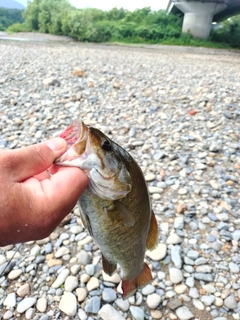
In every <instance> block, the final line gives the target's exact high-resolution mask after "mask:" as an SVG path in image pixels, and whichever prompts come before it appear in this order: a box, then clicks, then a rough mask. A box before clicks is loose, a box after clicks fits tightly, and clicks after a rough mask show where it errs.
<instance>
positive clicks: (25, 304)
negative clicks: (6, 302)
mask: <svg viewBox="0 0 240 320" xmlns="http://www.w3.org/2000/svg"><path fill="white" fill-rule="evenodd" d="M36 301H37V299H36V298H32V297H28V298H25V299H23V300H22V301H20V302H19V304H18V306H17V312H18V313H23V312H25V311H26V310H27V309H29V308H31V307H32V306H33V305H34V304H35V303H36Z"/></svg>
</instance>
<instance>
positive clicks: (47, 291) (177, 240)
mask: <svg viewBox="0 0 240 320" xmlns="http://www.w3.org/2000/svg"><path fill="white" fill-rule="evenodd" d="M35 37H40V36H39V35H38V36H35ZM49 39H50V40H49V41H45V38H44V39H43V40H42V41H35V42H34V41H22V42H17V41H11V42H9V41H6V40H5V41H3V40H0V61H1V68H0V148H2V149H4V148H18V147H22V146H27V145H30V144H33V143H37V142H39V141H44V140H46V139H49V138H50V137H53V136H56V135H57V134H58V133H59V132H60V131H61V130H63V129H64V128H66V126H67V125H69V124H70V122H71V121H72V119H74V118H80V117H81V118H82V119H83V120H84V121H85V122H86V123H87V124H91V125H93V126H96V127H98V128H100V129H101V130H102V131H103V132H104V133H106V134H107V135H109V136H110V137H111V138H113V139H114V140H115V141H116V142H117V143H119V144H120V145H122V146H123V147H125V148H126V149H127V150H128V151H129V152H130V153H131V154H132V155H133V156H134V158H135V159H136V160H137V162H138V163H139V164H140V166H141V168H142V170H143V172H144V174H145V177H146V180H147V181H148V185H149V190H150V194H151V198H152V204H153V209H154V211H155V214H156V217H157V220H158V223H159V230H160V236H159V245H158V247H157V248H156V249H155V250H154V251H152V252H147V253H146V260H147V261H148V263H149V265H150V267H151V269H152V273H153V276H154V281H153V282H152V283H151V284H149V285H147V286H146V287H144V288H142V289H141V290H138V292H137V293H136V294H135V295H134V296H133V297H130V298H129V299H127V300H125V301H123V300H122V297H121V293H120V286H119V283H120V276H119V274H118V273H116V274H114V275H113V276H112V277H108V276H107V275H106V274H104V273H103V271H102V265H101V258H100V252H99V250H98V247H97V246H96V244H95V243H94V242H93V241H92V239H91V237H90V236H89V235H88V234H87V232H86V230H84V228H83V227H82V224H81V221H80V218H79V215H78V208H77V207H76V208H75V209H74V211H73V212H72V213H71V214H70V215H69V216H68V217H67V218H66V219H65V220H64V221H63V222H62V223H61V225H60V226H59V227H58V228H57V229H56V230H55V231H54V232H53V233H52V234H51V235H50V236H49V237H48V238H46V239H43V240H41V241H37V242H29V243H26V244H23V245H22V246H21V248H20V249H19V252H17V253H16V254H15V256H14V258H12V257H13V254H14V253H15V252H16V250H17V249H18V247H19V245H16V246H13V245H11V246H8V247H4V248H1V249H0V275H1V276H0V319H1V318H2V319H41V320H47V319H81V320H86V319H88V320H92V319H103V320H111V319H114V320H124V319H135V320H144V319H149V320H151V319H162V320H169V319H171V320H174V319H180V320H188V319H199V320H212V319H214V320H231V319H235V320H239V319H240V271H239V270H240V248H239V247H240V210H239V205H240V197H239V196H240V187H239V180H240V179H239V178H240V175H239V172H240V139H239V138H240V107H239V104H240V96H239V90H240V89H239V88H240V67H239V66H240V55H239V52H234V51H229V50H213V49H203V48H183V47H168V46H166V47H161V46H143V47H140V46H139V47H132V46H129V47H124V46H103V45H93V44H89V45H88V44H78V43H75V42H72V41H70V40H66V39H65V38H64V42H62V41H61V38H60V41H51V39H56V38H51V37H50V38H49ZM80 69H81V70H80ZM73 70H75V71H76V70H77V72H75V75H73ZM82 71H83V72H82ZM76 74H78V76H76ZM56 192H57V190H56ZM109 241H111V239H110V240H109ZM10 260H11V263H10V264H9V265H8V267H7V268H6V269H5V267H6V264H7V262H8V261H10Z"/></svg>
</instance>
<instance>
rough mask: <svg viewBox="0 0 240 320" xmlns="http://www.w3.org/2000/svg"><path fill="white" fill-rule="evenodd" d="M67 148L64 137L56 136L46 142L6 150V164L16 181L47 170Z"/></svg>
mask: <svg viewBox="0 0 240 320" xmlns="http://www.w3.org/2000/svg"><path fill="white" fill-rule="evenodd" d="M66 149H67V144H66V142H65V140H64V139H62V138H55V139H52V140H49V141H47V142H44V143H39V144H35V145H32V146H29V147H24V148H20V149H16V150H11V151H7V152H5V157H4V158H5V159H4V160H5V164H6V166H7V168H8V170H9V171H10V172H11V176H12V177H13V179H14V181H18V182H20V181H23V180H25V179H27V178H29V177H32V176H34V175H37V174H39V173H41V172H43V171H45V170H47V169H48V168H49V167H50V166H51V165H52V164H53V162H54V160H55V159H56V158H58V157H60V156H61V155H62V154H63V153H64V152H65V151H66Z"/></svg>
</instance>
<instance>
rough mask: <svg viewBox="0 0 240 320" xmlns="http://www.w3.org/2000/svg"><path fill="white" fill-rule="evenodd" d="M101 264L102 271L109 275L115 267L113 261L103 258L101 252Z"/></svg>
mask: <svg viewBox="0 0 240 320" xmlns="http://www.w3.org/2000/svg"><path fill="white" fill-rule="evenodd" d="M102 265H103V270H104V272H105V273H106V274H108V275H109V276H111V275H112V274H113V273H114V272H115V271H116V269H117V265H116V264H115V263H112V262H110V261H108V259H107V258H105V257H104V255H103V254H102Z"/></svg>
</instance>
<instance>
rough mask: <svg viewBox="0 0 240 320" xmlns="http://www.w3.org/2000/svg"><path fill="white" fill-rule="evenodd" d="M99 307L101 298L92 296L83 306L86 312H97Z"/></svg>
mask: <svg viewBox="0 0 240 320" xmlns="http://www.w3.org/2000/svg"><path fill="white" fill-rule="evenodd" d="M100 307H101V299H100V298H99V297H92V298H91V299H90V300H89V301H88V302H87V304H86V306H85V309H84V310H85V311H86V312H87V313H95V314H96V313H98V311H99V309H100Z"/></svg>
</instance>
